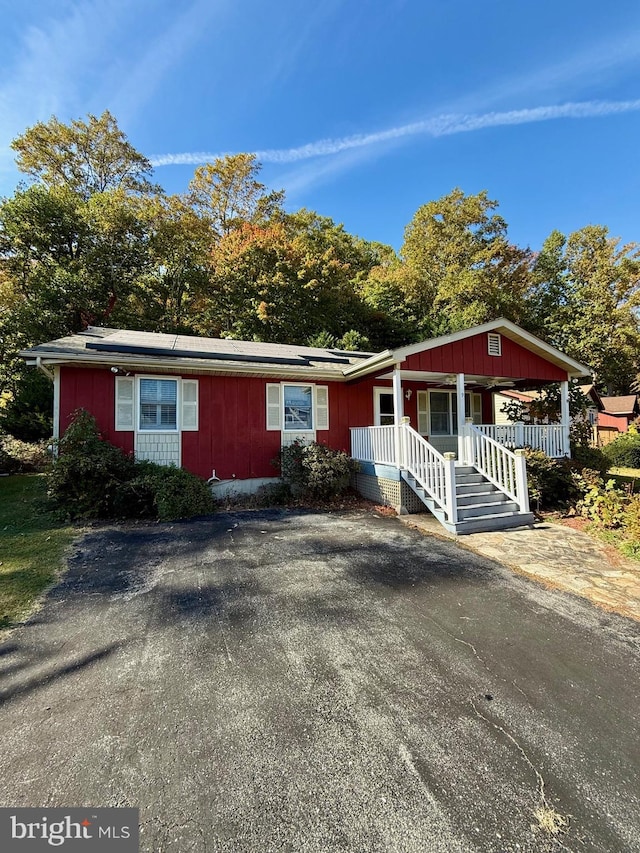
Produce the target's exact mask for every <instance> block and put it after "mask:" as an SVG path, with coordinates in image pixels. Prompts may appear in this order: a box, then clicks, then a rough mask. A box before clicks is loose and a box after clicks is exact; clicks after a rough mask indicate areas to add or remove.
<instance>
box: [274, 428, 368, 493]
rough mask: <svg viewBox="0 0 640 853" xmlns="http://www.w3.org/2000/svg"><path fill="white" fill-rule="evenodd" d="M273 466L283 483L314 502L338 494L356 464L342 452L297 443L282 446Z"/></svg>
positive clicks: (347, 484)
mask: <svg viewBox="0 0 640 853" xmlns="http://www.w3.org/2000/svg"><path fill="white" fill-rule="evenodd" d="M275 464H276V466H277V467H279V468H280V476H281V477H282V479H283V480H284V481H285V482H286V483H289V484H290V485H291V486H292V487H293V488H294V490H296V491H298V492H299V493H300V494H301V495H302V496H303V497H305V498H310V499H315V500H326V499H328V498H333V497H337V495H340V494H342V492H344V491H345V490H346V489H347V488H348V487H349V483H350V481H351V475H352V473H353V472H354V471H355V470H356V469H357V463H356V462H355V461H354V460H353V459H352V458H351V457H350V456H349V455H348V454H347V453H345V452H344V451H341V450H332V449H331V448H330V447H327V446H326V445H325V444H316V443H314V444H306V445H305V444H303V443H302V442H300V441H294V442H293V443H292V444H290V445H288V446H287V447H283V448H282V449H281V451H280V456H279V457H278V459H277V460H275Z"/></svg>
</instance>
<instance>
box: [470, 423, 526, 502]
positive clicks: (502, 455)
mask: <svg viewBox="0 0 640 853" xmlns="http://www.w3.org/2000/svg"><path fill="white" fill-rule="evenodd" d="M464 449H465V456H466V460H465V461H466V462H467V464H469V465H473V466H474V467H475V468H476V469H477V471H478V472H479V473H480V474H482V475H483V477H486V479H487V480H489V482H490V483H493V485H494V486H496V487H497V488H498V489H500V491H501V492H504V494H505V495H507V497H509V498H511V500H512V501H514V502H515V503H517V504H518V505H519V507H520V511H521V512H529V490H528V488H527V459H526V456H525V451H524V450H509V448H508V447H505V446H504V444H500V442H498V441H496V440H495V439H493V438H491V437H490V436H488V435H486V434H485V433H484V432H482V430H480V429H478V428H477V427H476V426H474V424H471V423H467V424H465V427H464Z"/></svg>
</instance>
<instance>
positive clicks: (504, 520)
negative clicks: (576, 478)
mask: <svg viewBox="0 0 640 853" xmlns="http://www.w3.org/2000/svg"><path fill="white" fill-rule="evenodd" d="M402 476H403V479H404V480H405V481H406V482H407V483H408V484H409V486H411V488H412V489H413V491H414V492H415V493H416V494H417V495H418V497H419V498H420V500H421V501H422V502H423V503H424V505H425V506H426V507H427V508H428V509H429V510H430V512H431V513H432V514H433V515H434V516H435V517H436V518H437V519H438V521H439V522H440V524H442V526H443V527H445V528H446V529H447V530H449V531H450V532H451V533H456V534H457V535H460V536H462V535H465V534H468V533H481V532H484V531H487V532H488V531H491V530H506V529H509V528H513V527H524V526H527V525H530V524H533V522H534V521H535V519H534V516H533V513H530V512H520V511H519V508H518V504H517V503H516V502H515V501H513V500H511V498H509V496H508V495H506V494H505V493H504V492H502V491H501V490H500V489H499V488H498V487H497V486H495V485H494V484H493V483H490V482H489V481H488V480H487V479H486V477H484V476H483V475H482V474H480V473H478V471H477V470H476V469H475V468H473V467H472V466H470V465H461V466H458V467H456V469H455V480H456V503H457V507H458V521H457V522H456V523H455V524H451V523H450V522H448V521H447V519H446V517H445V513H444V511H443V510H442V509H441V508H440V507H438V506H437V505H436V503H435V501H434V500H433V499H432V498H430V497H429V495H428V494H427V493H426V491H425V490H424V489H423V488H422V487H421V486H420V485H419V483H418V482H417V481H416V479H415V477H413V476H412V475H411V474H409V472H408V471H403V474H402Z"/></svg>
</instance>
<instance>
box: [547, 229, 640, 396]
mask: <svg viewBox="0 0 640 853" xmlns="http://www.w3.org/2000/svg"><path fill="white" fill-rule="evenodd" d="M533 277H534V282H535V288H534V294H533V297H532V299H533V302H534V304H535V305H536V309H537V311H538V316H539V319H538V322H539V325H540V330H539V331H540V333H541V334H542V335H543V336H545V337H547V339H549V340H550V341H551V342H552V343H553V344H554V345H555V346H557V347H559V348H560V349H563V350H564V351H566V352H567V353H568V354H569V355H571V356H573V358H576V359H577V360H579V361H581V362H583V363H584V364H587V365H589V366H590V367H591V368H593V370H594V371H595V374H596V378H597V381H598V384H599V386H600V387H601V388H602V389H605V390H606V391H607V392H609V393H628V391H629V389H630V386H631V383H632V382H633V377H634V375H635V373H637V372H638V370H639V369H640V324H639V319H638V306H639V304H640V246H638V245H637V244H635V243H630V244H627V245H621V243H620V240H619V239H617V238H612V237H611V236H610V235H609V231H608V229H607V228H606V227H604V226H602V225H588V226H586V227H585V228H582V229H580V230H579V231H575V232H574V233H572V234H570V235H569V237H568V238H565V237H564V236H563V235H562V234H560V233H559V232H554V233H553V234H552V235H551V236H550V237H549V239H548V240H547V241H546V242H545V244H544V247H543V251H542V252H541V254H540V256H539V257H538V259H537V260H536V263H535V264H534V268H533ZM540 318H541V319H542V322H540Z"/></svg>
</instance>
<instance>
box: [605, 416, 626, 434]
mask: <svg viewBox="0 0 640 853" xmlns="http://www.w3.org/2000/svg"><path fill="white" fill-rule="evenodd" d="M598 426H601V427H613V429H617V430H618V432H627V430H628V429H629V418H628V417H627V415H610V414H607V413H606V412H598Z"/></svg>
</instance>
